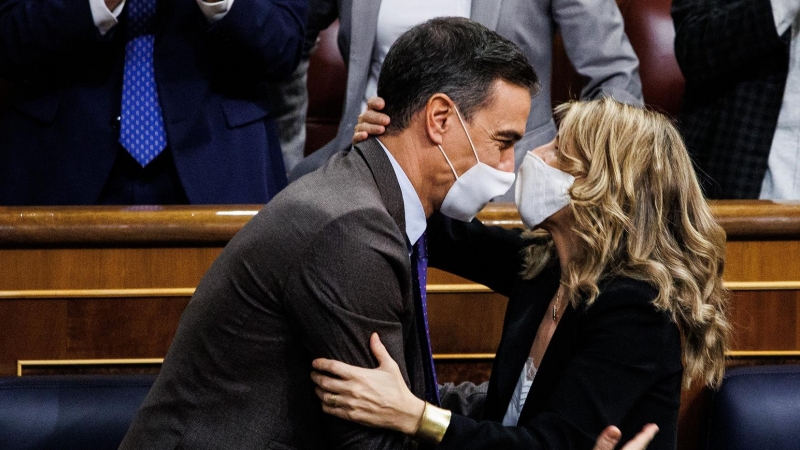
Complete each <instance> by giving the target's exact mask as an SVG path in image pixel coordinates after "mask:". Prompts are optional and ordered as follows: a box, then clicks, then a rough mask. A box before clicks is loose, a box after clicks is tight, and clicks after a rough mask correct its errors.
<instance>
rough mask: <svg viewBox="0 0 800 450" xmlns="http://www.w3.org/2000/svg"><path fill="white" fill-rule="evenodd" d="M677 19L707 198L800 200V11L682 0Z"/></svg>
mask: <svg viewBox="0 0 800 450" xmlns="http://www.w3.org/2000/svg"><path fill="white" fill-rule="evenodd" d="M672 17H673V19H674V21H675V31H676V36H675V56H676V57H677V60H678V64H679V65H680V67H681V71H682V72H683V75H684V77H686V91H685V94H684V98H683V107H682V111H681V115H680V127H681V131H682V132H683V135H684V137H685V139H686V146H687V147H688V149H689V152H690V153H691V154H692V158H693V159H694V162H695V164H696V165H697V167H698V168H699V172H700V176H701V177H702V181H703V188H704V190H705V192H706V195H708V196H709V197H711V198H752V199H755V198H763V199H800V38H798V35H800V2H798V1H797V0H674V1H673V2H672Z"/></svg>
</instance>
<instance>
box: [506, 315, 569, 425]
mask: <svg viewBox="0 0 800 450" xmlns="http://www.w3.org/2000/svg"><path fill="white" fill-rule="evenodd" d="M577 321H578V317H577V313H576V311H575V310H574V309H573V308H572V306H569V307H567V309H566V310H565V311H564V315H563V316H562V317H561V322H560V323H559V324H558V328H556V331H555V333H553V337H552V338H551V339H550V344H548V346H547V350H546V351H545V353H544V358H542V363H541V368H542V370H540V371H538V372H537V373H536V378H534V379H533V384H532V385H531V389H530V391H529V392H528V398H527V399H525V405H524V406H523V407H522V411H521V412H520V415H519V423H526V422H528V421H529V420H530V419H531V418H532V417H534V416H535V415H536V414H538V413H540V412H541V411H542V410H543V409H544V407H545V406H546V405H547V404H548V403H549V401H548V399H549V398H550V396H551V395H552V394H553V389H554V388H555V386H556V384H558V381H559V379H560V378H561V374H562V373H564V369H565V368H566V367H567V365H568V364H569V362H570V360H571V359H572V355H573V354H574V352H575V351H574V344H573V343H574V342H575V339H574V336H575V331H576V326H577V325H576V324H577Z"/></svg>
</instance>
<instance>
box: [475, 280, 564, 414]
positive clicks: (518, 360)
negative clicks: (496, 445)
mask: <svg viewBox="0 0 800 450" xmlns="http://www.w3.org/2000/svg"><path fill="white" fill-rule="evenodd" d="M553 272H554V271H552V270H546V271H545V272H544V273H542V274H541V275H539V276H538V277H537V278H536V279H535V280H532V281H528V282H524V283H523V284H522V285H521V287H520V290H519V291H518V292H517V293H516V294H515V295H514V300H513V303H511V301H510V302H509V306H508V310H507V311H506V317H505V321H506V328H505V331H504V333H503V340H502V342H501V343H500V347H499V348H498V350H497V355H496V357H495V358H496V361H502V363H501V364H495V367H494V368H495V370H496V373H497V375H498V376H497V379H496V381H497V386H496V394H497V396H496V398H495V399H494V401H491V402H490V401H489V399H488V398H487V406H486V415H485V418H486V419H489V420H496V421H502V420H503V416H505V413H506V410H507V409H508V402H510V401H511V396H512V395H513V394H514V389H515V388H516V386H517V381H518V380H519V376H520V373H522V368H523V366H524V365H525V361H526V360H527V359H528V355H529V354H530V351H531V347H532V346H533V340H534V339H535V338H536V332H537V331H538V329H539V324H540V323H541V322H542V319H543V318H544V316H545V313H546V311H547V306H548V305H549V303H550V299H552V298H553V295H554V294H555V292H556V289H557V288H558V281H557V280H558V276H559V275H558V272H557V271H555V273H553ZM537 378H538V375H537Z"/></svg>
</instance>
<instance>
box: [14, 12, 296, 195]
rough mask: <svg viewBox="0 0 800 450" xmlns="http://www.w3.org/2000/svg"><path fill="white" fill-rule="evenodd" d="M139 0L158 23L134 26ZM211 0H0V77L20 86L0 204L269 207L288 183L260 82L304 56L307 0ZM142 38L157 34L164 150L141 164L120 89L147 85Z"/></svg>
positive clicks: (151, 64) (153, 64) (154, 57)
mask: <svg viewBox="0 0 800 450" xmlns="http://www.w3.org/2000/svg"><path fill="white" fill-rule="evenodd" d="M143 1H144V2H149V8H150V10H152V12H151V13H150V14H149V15H148V16H147V17H148V18H150V17H154V18H153V19H152V20H149V21H148V22H149V23H148V24H146V26H145V28H146V29H144V30H143V31H141V32H140V31H136V32H134V28H135V27H134V25H133V24H134V23H136V24H137V25H138V22H137V21H132V20H131V19H130V16H131V11H132V8H139V10H141V9H142V7H141V6H139V5H141V4H142V2H143ZM212 3H214V4H213V5H211V4H206V1H205V0H169V1H166V0H162V1H158V2H157V4H156V1H155V0H126V1H125V2H122V1H121V0H105V1H103V0H81V1H68V0H0V76H2V77H4V78H7V79H9V80H11V83H12V85H11V89H10V98H9V100H10V108H9V109H8V110H7V111H6V112H5V113H4V117H3V120H2V122H1V123H0V204H3V205H25V204H27V205H34V204H41V205H56V204H95V203H122V204H132V203H139V204H141V203H187V202H188V203H264V202H266V201H268V200H269V199H270V198H271V197H272V196H273V195H275V194H276V193H277V192H278V191H279V190H280V189H281V188H283V187H284V186H285V184H286V175H285V169H284V166H283V161H282V157H281V151H280V146H279V143H278V139H277V131H276V129H275V125H274V123H273V122H272V119H271V118H270V108H269V105H268V103H267V102H266V101H265V100H264V99H263V98H262V97H263V96H260V94H259V91H258V87H259V85H260V84H261V83H262V82H263V81H264V80H268V79H277V78H281V77H283V76H284V75H286V74H288V73H290V72H291V71H292V70H293V69H294V67H295V65H296V64H297V61H298V59H299V56H300V51H301V47H302V42H303V35H304V23H305V19H306V17H305V16H306V9H307V5H306V1H305V0H283V1H265V0H235V1H233V0H226V1H224V2H212ZM145 8H148V6H145ZM153 14H154V16H153ZM137 17H138V16H137ZM140 36H151V39H152V40H151V42H154V43H153V44H152V45H151V47H150V48H149V50H148V51H149V52H150V55H151V58H149V59H146V60H142V61H144V64H140V65H139V66H138V67H139V68H140V69H141V68H143V67H144V68H147V69H149V70H151V71H152V72H153V75H154V80H151V82H152V83H153V84H152V86H151V89H155V90H156V99H155V100H154V101H153V104H152V105H151V106H154V107H156V109H159V108H158V107H160V114H161V115H162V116H163V120H160V121H159V122H158V125H157V126H159V127H162V128H163V129H162V131H161V132H160V138H159V139H160V142H161V146H159V147H158V149H157V151H156V153H157V156H155V158H152V155H151V157H150V158H146V159H143V160H137V159H134V156H132V155H133V153H135V152H134V151H133V150H131V149H130V148H126V147H125V145H123V144H121V142H122V141H124V138H123V136H121V134H120V131H121V128H122V129H123V131H124V130H125V128H126V124H125V117H126V113H125V107H126V106H127V105H128V103H125V102H123V96H124V95H125V94H124V88H123V84H125V85H126V86H129V85H137V86H138V84H136V83H138V82H134V83H129V82H128V79H127V78H126V77H128V75H129V72H128V68H129V66H128V63H130V62H131V61H132V59H131V58H128V54H127V53H126V52H128V50H130V49H131V48H130V47H129V46H130V45H131V42H133V40H134V38H135V37H140ZM137 50H141V49H137ZM140 54H141V53H140ZM131 67H134V70H132V71H131V73H134V72H136V73H137V74H138V75H139V76H141V73H142V72H141V70H138V69H136V66H131ZM137 70H138V71H137ZM123 79H125V80H126V81H125V82H124V83H123ZM131 98H132V99H133V100H134V101H135V100H137V99H142V98H143V96H142V94H141V93H137V92H133V93H132V94H131ZM149 111H150V112H147V113H145V114H144V116H145V117H147V118H148V119H149V118H151V117H153V116H154V114H153V113H152V111H153V109H150V110H149ZM134 114H136V113H134ZM134 114H131V117H134ZM121 117H122V119H121ZM162 124H163V125H162Z"/></svg>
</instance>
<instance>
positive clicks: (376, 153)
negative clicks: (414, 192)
mask: <svg viewBox="0 0 800 450" xmlns="http://www.w3.org/2000/svg"><path fill="white" fill-rule="evenodd" d="M355 148H356V150H357V151H359V152H361V154H362V155H364V160H365V161H366V162H367V166H369V169H370V171H372V177H373V178H374V179H375V184H376V185H377V186H378V191H379V192H380V193H381V200H382V201H383V204H384V205H385V206H386V209H387V211H389V215H390V216H392V218H393V219H394V221H395V222H396V223H397V226H398V228H400V232H401V233H402V234H403V237H405V236H406V214H405V208H404V207H403V193H402V191H401V190H400V183H398V181H397V176H396V175H395V173H394V168H393V167H392V163H391V161H389V158H388V157H387V156H386V152H384V150H383V148H382V147H381V144H380V143H378V140H377V139H376V138H374V137H373V138H369V139H367V140H366V141H364V142H362V143H360V144H357V145H356V146H355ZM406 240H407V239H406Z"/></svg>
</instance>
